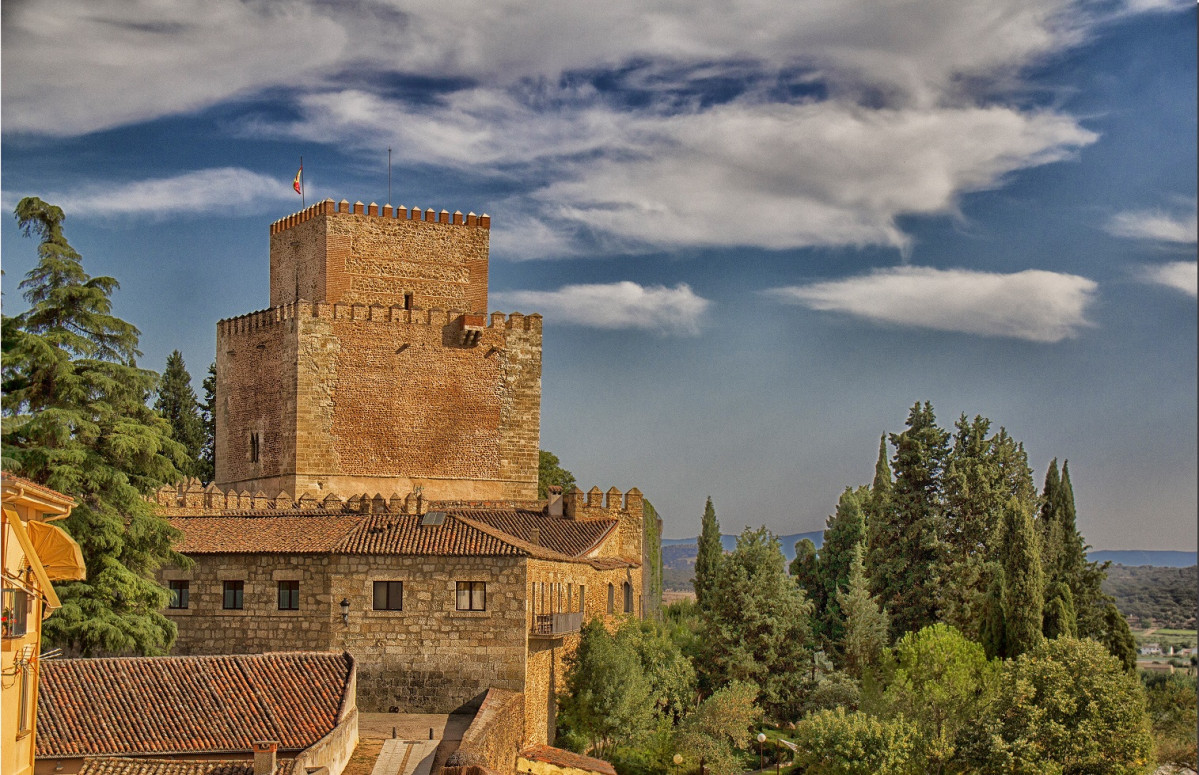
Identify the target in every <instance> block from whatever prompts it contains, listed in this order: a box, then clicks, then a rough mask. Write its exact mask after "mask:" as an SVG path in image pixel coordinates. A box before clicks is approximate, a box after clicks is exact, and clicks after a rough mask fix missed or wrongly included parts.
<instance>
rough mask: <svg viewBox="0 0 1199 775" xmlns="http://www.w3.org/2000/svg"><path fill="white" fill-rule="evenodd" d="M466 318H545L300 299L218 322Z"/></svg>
mask: <svg viewBox="0 0 1199 775" xmlns="http://www.w3.org/2000/svg"><path fill="white" fill-rule="evenodd" d="M466 317H469V318H470V321H469V322H470V323H471V324H477V323H479V322H480V319H483V318H485V324H484V327H485V328H491V329H501V328H502V329H516V330H518V331H540V330H541V323H542V318H541V315H539V314H536V313H534V314H532V315H524V314H521V313H519V312H513V313H512V314H510V315H505V314H504V313H503V312H492V313H491V314H490V315H486V316H484V315H469V313H466V312H463V311H462V310H440V309H405V308H404V307H396V306H392V307H384V306H379V305H367V304H327V303H325V302H307V301H297V302H292V303H291V304H284V305H282V306H279V307H272V308H270V309H264V310H258V311H256V312H248V313H246V314H245V315H239V316H237V317H235V318H225V319H224V320H220V321H217V333H218V335H221V336H228V335H234V334H246V333H251V332H253V331H257V330H260V329H265V328H272V327H274V326H276V325H278V324H280V323H285V322H287V321H289V320H298V319H304V318H319V319H321V320H363V321H371V322H378V323H406V324H408V325H413V326H429V327H442V326H447V325H450V324H451V323H455V322H459V321H461V320H463V319H465V318H466Z"/></svg>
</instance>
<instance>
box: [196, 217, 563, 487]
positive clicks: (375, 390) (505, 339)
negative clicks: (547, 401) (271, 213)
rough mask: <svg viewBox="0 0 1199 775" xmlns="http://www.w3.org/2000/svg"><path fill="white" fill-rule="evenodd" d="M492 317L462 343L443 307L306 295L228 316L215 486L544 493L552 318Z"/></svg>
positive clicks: (459, 324) (220, 370) (222, 344)
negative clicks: (540, 476) (540, 470)
mask: <svg viewBox="0 0 1199 775" xmlns="http://www.w3.org/2000/svg"><path fill="white" fill-rule="evenodd" d="M303 225H304V226H309V225H310V224H303ZM478 322H480V323H482V322H484V321H483V320H479V321H478ZM486 323H487V325H480V326H478V327H477V328H476V329H475V330H474V331H472V332H471V333H472V337H471V339H470V340H469V341H468V342H464V336H463V334H464V329H463V326H464V322H463V318H462V317H461V315H459V314H458V313H452V312H444V311H419V312H412V311H409V310H404V309H399V308H395V307H392V308H383V307H365V306H356V305H340V304H339V305H327V304H307V303H296V304H292V305H289V306H285V307H279V308H275V309H272V310H266V311H264V312H257V313H252V314H251V315H247V316H243V317H241V318H234V319H232V320H226V321H222V322H221V323H219V324H218V334H217V349H218V359H217V397H218V398H217V400H218V405H219V406H218V415H217V450H218V453H217V475H216V483H217V485H218V486H219V487H221V488H222V489H227V488H230V487H232V488H234V489H236V490H238V491H243V490H246V491H249V492H251V493H253V492H258V491H263V492H266V493H278V492H281V491H282V492H288V493H292V494H293V495H294V496H295V497H297V498H298V497H299V496H300V495H301V494H303V493H305V492H310V493H312V494H313V495H314V496H315V497H316V498H317V499H318V500H321V499H323V498H324V497H325V495H327V494H328V493H334V494H338V495H340V496H342V497H343V498H344V497H349V496H350V495H352V494H361V493H363V492H371V493H375V492H378V493H384V494H388V493H407V492H411V491H413V490H414V489H415V488H418V487H419V488H422V489H423V492H424V495H425V497H426V498H430V499H436V500H531V499H535V498H536V487H537V450H538V445H539V442H540V413H541V337H542V333H541V317H540V316H539V315H530V316H527V317H526V316H524V315H518V314H514V315H512V316H510V317H507V318H505V316H503V315H502V314H499V313H496V314H493V315H491V316H490V319H489V320H486ZM252 434H258V435H257V438H258V439H259V445H260V446H259V460H258V461H253V460H252V455H251V454H250V439H251V436H252ZM242 448H244V449H242ZM239 450H241V453H242V454H238V451H239Z"/></svg>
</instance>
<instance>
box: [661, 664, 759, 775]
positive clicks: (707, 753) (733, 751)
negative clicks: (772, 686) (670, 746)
mask: <svg viewBox="0 0 1199 775" xmlns="http://www.w3.org/2000/svg"><path fill="white" fill-rule="evenodd" d="M757 695H758V687H757V686H754V685H753V684H751V683H744V682H741V681H733V682H732V683H730V684H728V685H727V686H725V687H724V688H722V689H720V690H718V691H716V692H715V693H713V694H712V696H711V697H709V698H707V699H706V700H704V701H703V702H702V703H700V705H699V707H698V708H696V710H695V713H693V714H692V715H690V716H689V717H687V719H686V720H685V721H684V722H683V724H682V725H681V726H680V728H679V733H678V737H677V747H678V750H679V752H680V753H682V754H683V757H684V762H685V764H684V766H685V767H687V769H689V770H690V769H691V768H693V767H698V764H699V759H700V757H703V760H704V766H705V770H706V771H708V772H710V773H712V775H733V774H734V773H741V772H744V771H745V767H744V765H743V764H742V763H741V761H740V757H739V756H738V749H744V748H745V747H746V746H748V745H749V742H750V740H751V728H752V727H753V726H754V725H755V724H756V723H757V722H758V720H759V719H760V718H761V717H762V711H761V709H759V708H758V706H757V705H756V704H754V698H755V697H756V696H757Z"/></svg>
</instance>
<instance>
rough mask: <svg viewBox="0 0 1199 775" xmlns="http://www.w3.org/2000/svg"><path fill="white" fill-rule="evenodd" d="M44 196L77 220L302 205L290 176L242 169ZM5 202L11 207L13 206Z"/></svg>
mask: <svg viewBox="0 0 1199 775" xmlns="http://www.w3.org/2000/svg"><path fill="white" fill-rule="evenodd" d="M40 196H42V198H43V199H45V200H46V201H48V202H53V203H54V204H56V205H58V206H59V207H61V208H62V209H63V210H64V211H65V212H67V213H70V214H71V216H72V217H76V218H89V217H95V216H103V215H149V216H154V215H157V214H162V215H175V214H178V213H209V212H219V211H228V209H229V208H230V207H239V208H254V209H255V210H262V209H265V208H268V207H271V206H273V205H275V204H276V203H278V202H289V203H291V204H293V205H294V208H292V209H293V210H299V209H300V201H299V197H298V196H296V194H295V192H294V191H293V190H292V188H291V181H290V180H285V179H281V178H273V177H268V176H266V175H260V174H259V173H257V172H251V171H250V170H247V169H241V168H238V167H221V168H217V169H208V170H197V171H195V172H187V173H183V174H181V175H176V176H174V177H169V178H158V179H155V180H136V181H131V182H123V183H103V182H93V183H89V184H87V185H85V186H80V187H78V188H75V189H72V190H70V191H63V192H53V193H47V194H42V195H40ZM6 206H8V207H9V209H11V205H6ZM289 212H291V210H289Z"/></svg>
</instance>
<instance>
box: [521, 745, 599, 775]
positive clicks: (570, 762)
mask: <svg viewBox="0 0 1199 775" xmlns="http://www.w3.org/2000/svg"><path fill="white" fill-rule="evenodd" d="M520 756H521V757H523V758H525V759H528V760H529V761H531V762H543V763H545V764H552V765H554V766H555V767H572V768H574V769H578V770H588V771H589V772H599V773H603V775H616V768H615V767H613V766H612V765H611V764H609V763H608V762H606V761H604V760H603V759H596V758H594V757H591V756H584V755H583V754H581V753H574V752H573V751H564V750H562V749H561V748H554V747H553V746H550V745H531V746H529V747H528V748H526V749H524V750H523V751H521V752H520Z"/></svg>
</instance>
